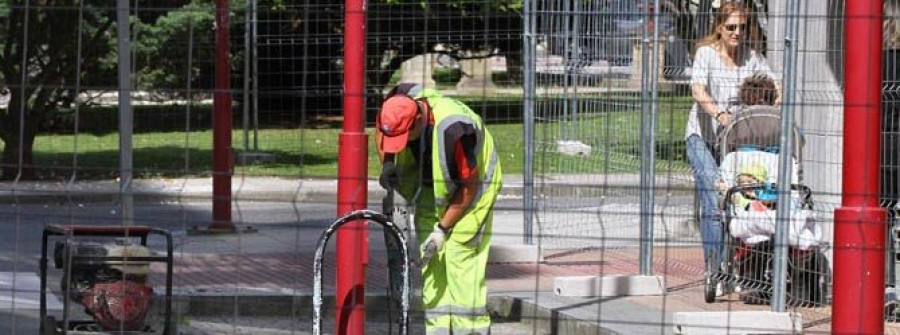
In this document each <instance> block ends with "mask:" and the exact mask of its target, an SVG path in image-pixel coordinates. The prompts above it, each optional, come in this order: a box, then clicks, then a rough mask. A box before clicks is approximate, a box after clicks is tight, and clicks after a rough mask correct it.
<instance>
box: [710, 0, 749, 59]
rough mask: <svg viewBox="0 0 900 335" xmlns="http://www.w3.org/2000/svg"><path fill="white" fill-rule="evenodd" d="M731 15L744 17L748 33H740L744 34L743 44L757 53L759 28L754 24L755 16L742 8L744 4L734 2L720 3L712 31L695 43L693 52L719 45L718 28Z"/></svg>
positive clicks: (745, 8) (744, 7)
mask: <svg viewBox="0 0 900 335" xmlns="http://www.w3.org/2000/svg"><path fill="white" fill-rule="evenodd" d="M733 13H741V14H743V16H744V19H746V20H747V30H748V31H746V32H744V31H741V34H746V40H745V42H744V43H747V45H749V47H750V48H751V49H753V50H757V51H759V50H760V47H761V43H760V41H761V39H760V33H759V26H758V25H757V24H756V16H755V15H754V13H753V12H751V11H749V10H747V7H746V6H744V4H742V3H740V2H736V1H725V2H722V5H721V6H719V10H718V11H717V12H716V18H715V21H714V22H713V28H712V31H710V32H709V34H707V35H706V36H704V37H703V38H701V39H700V40H698V41H697V43H696V44H695V48H694V51H697V50H696V49H697V48H699V47H702V46H705V45H712V46H715V45H716V44H717V43H719V28H721V27H722V26H724V25H725V21H728V18H729V17H730V16H731V14H733Z"/></svg>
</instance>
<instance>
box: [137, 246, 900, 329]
mask: <svg viewBox="0 0 900 335" xmlns="http://www.w3.org/2000/svg"><path fill="white" fill-rule="evenodd" d="M655 253H656V255H655V261H654V263H653V269H654V273H655V274H658V275H663V276H665V278H666V286H667V294H666V296H665V298H664V299H663V305H660V298H659V297H656V298H648V297H629V298H628V299H632V300H633V301H635V302H638V303H645V304H647V307H648V308H655V309H659V310H665V311H666V312H679V311H745V310H761V311H767V310H770V307H769V306H768V305H747V304H744V303H742V302H741V301H740V298H739V296H738V294H731V295H728V296H725V297H721V298H719V299H717V301H716V302H714V303H712V304H707V303H705V302H704V301H703V281H702V278H703V276H702V273H703V272H702V267H703V266H702V265H703V261H702V256H701V255H702V251H701V250H700V249H699V248H669V249H658V250H655ZM637 255H638V252H637V251H636V250H633V249H620V250H609V251H606V252H601V251H585V252H577V253H557V254H553V253H548V254H545V261H544V262H542V263H491V264H490V265H489V268H488V278H487V282H488V289H489V291H490V292H491V293H492V294H501V293H502V292H523V291H525V292H527V291H552V288H553V278H555V277H559V276H587V275H613V274H636V273H639V263H640V262H639V259H638V257H637ZM327 257H328V260H329V261H326V262H325V267H324V285H325V288H326V290H328V289H331V288H333V285H334V281H335V279H334V266H333V255H328V256H327ZM312 264H313V260H312V256H311V255H293V254H285V253H260V254H185V255H180V256H177V257H176V260H175V276H174V286H175V287H176V288H178V289H204V290H225V291H227V290H231V289H235V288H254V289H271V290H279V289H297V290H301V291H302V290H310V289H311V288H312V278H313V273H312ZM386 268H387V267H386V264H385V260H384V259H383V258H375V257H373V258H372V259H370V263H369V266H368V268H367V271H368V273H367V285H368V287H367V288H368V289H369V290H370V291H371V292H381V291H382V290H384V289H385V288H386V282H387V280H386V279H387V273H386ZM152 271H153V272H154V275H152V276H151V278H154V280H155V281H157V283H156V284H161V282H160V281H161V280H162V278H163V277H162V276H161V274H162V273H164V271H165V269H164V267H163V266H162V265H161V264H154V265H153V266H152ZM790 311H795V312H799V313H801V314H802V315H803V322H804V328H805V329H804V331H805V332H806V333H808V334H817V333H822V334H825V333H829V332H830V320H831V319H830V315H831V308H830V307H829V306H825V307H817V308H799V307H792V309H791V310H790ZM885 332H886V333H889V334H900V326H898V325H897V324H894V323H886V324H885Z"/></svg>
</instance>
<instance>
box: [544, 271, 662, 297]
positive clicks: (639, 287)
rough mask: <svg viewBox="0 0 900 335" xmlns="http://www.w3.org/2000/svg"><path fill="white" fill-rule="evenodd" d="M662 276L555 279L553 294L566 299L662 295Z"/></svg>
mask: <svg viewBox="0 0 900 335" xmlns="http://www.w3.org/2000/svg"><path fill="white" fill-rule="evenodd" d="M665 287H666V281H665V279H664V278H663V277H661V276H604V277H599V276H574V277H556V278H554V279H553V292H556V294H557V295H560V296H565V297H619V296H635V295H662V294H663V292H665Z"/></svg>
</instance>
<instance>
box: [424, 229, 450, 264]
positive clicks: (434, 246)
mask: <svg viewBox="0 0 900 335" xmlns="http://www.w3.org/2000/svg"><path fill="white" fill-rule="evenodd" d="M449 232H450V231H449V230H447V231H445V230H444V229H442V228H441V225H439V224H436V225H434V230H432V231H431V234H429V235H428V238H426V239H425V243H424V244H422V250H421V253H420V254H421V255H422V257H421V261H420V264H421V265H423V266H424V265H425V264H428V262H429V261H431V258H432V257H434V255H437V254H438V253H440V252H441V249H442V248H443V247H444V240H445V239H446V238H447V235H448V234H449Z"/></svg>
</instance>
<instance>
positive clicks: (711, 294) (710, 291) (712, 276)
mask: <svg viewBox="0 0 900 335" xmlns="http://www.w3.org/2000/svg"><path fill="white" fill-rule="evenodd" d="M715 259H716V258H715V256H714V255H709V257H707V259H706V280H705V282H704V285H703V300H705V301H706V303H712V302H714V301H716V284H718V281H717V280H716V272H715V271H716V264H713V263H714V262H715Z"/></svg>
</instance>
